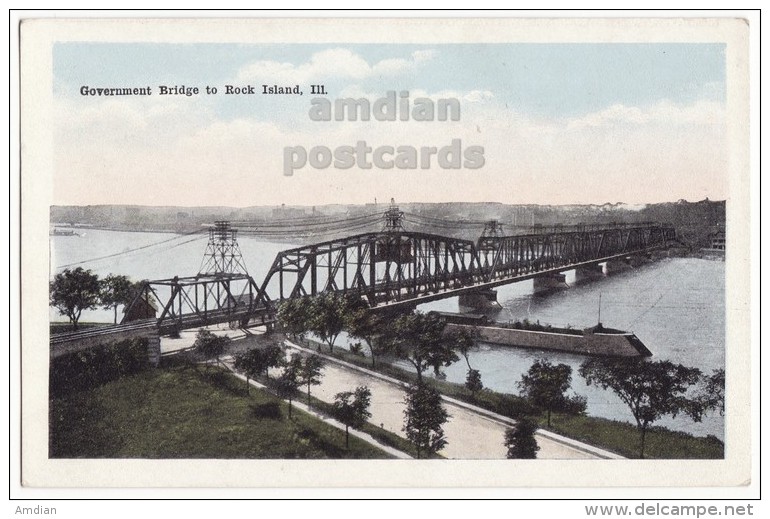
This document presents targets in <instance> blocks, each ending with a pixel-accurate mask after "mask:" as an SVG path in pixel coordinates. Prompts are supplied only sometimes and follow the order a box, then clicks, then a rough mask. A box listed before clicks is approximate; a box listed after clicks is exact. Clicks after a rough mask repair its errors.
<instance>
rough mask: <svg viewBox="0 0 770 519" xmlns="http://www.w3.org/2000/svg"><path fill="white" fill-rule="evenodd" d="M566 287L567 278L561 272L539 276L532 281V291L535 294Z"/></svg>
mask: <svg viewBox="0 0 770 519" xmlns="http://www.w3.org/2000/svg"><path fill="white" fill-rule="evenodd" d="M567 287H568V285H567V276H565V275H564V274H562V273H561V272H552V273H549V274H541V275H539V276H536V277H535V278H533V279H532V291H533V292H534V293H535V294H537V293H540V292H548V291H551V290H556V289H559V288H567Z"/></svg>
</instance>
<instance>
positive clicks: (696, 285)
mask: <svg viewBox="0 0 770 519" xmlns="http://www.w3.org/2000/svg"><path fill="white" fill-rule="evenodd" d="M78 232H79V233H80V234H81V235H80V236H51V238H50V240H51V242H50V244H51V275H52V276H53V274H54V273H56V272H58V271H61V270H62V267H65V266H70V267H72V268H74V267H76V266H82V267H83V268H87V269H91V270H92V271H93V272H95V273H97V274H99V275H100V276H105V275H107V274H109V273H113V274H124V275H127V276H129V277H130V278H131V279H133V280H140V279H162V278H170V277H173V276H175V275H179V276H187V275H194V274H196V273H197V272H198V271H199V269H200V266H201V261H202V258H203V251H204V250H205V247H206V243H207V236H203V235H193V236H181V235H174V234H166V233H149V232H148V233H144V232H117V231H103V230H93V229H83V230H80V231H78ZM239 244H240V248H241V251H242V254H243V258H244V262H245V264H246V267H247V268H248V270H249V274H251V275H252V277H254V278H255V280H257V283H260V282H261V280H262V279H263V278H264V276H265V275H266V273H267V271H268V269H269V268H270V265H271V264H272V262H273V259H274V258H275V256H276V254H277V253H278V252H280V251H282V250H285V249H287V248H292V247H295V246H296V245H292V244H288V243H277V242H263V241H258V240H256V239H252V238H249V237H241V238H240V239H239ZM80 262H83V263H80ZM567 284H568V285H569V288H567V289H564V290H559V291H556V292H552V293H549V294H547V295H535V294H533V290H532V281H523V282H520V283H514V284H511V285H507V286H503V287H500V288H498V301H499V302H500V303H501V305H502V308H501V309H500V310H499V311H497V312H494V313H491V314H489V315H490V317H492V318H493V319H495V320H498V321H503V322H508V321H515V320H523V319H525V318H526V319H529V320H530V321H532V322H537V321H539V322H540V323H541V324H551V325H553V326H572V327H574V328H585V327H588V326H593V325H595V324H596V323H597V321H598V320H599V313H600V312H601V321H602V323H603V324H604V325H605V326H608V327H612V328H619V329H622V330H627V331H631V332H633V333H635V334H636V335H637V337H639V339H641V340H642V342H644V344H645V345H646V346H647V347H648V348H649V349H650V350H651V351H652V352H653V355H654V356H653V359H664V360H670V361H672V362H676V363H680V364H684V365H686V366H691V367H697V368H699V369H700V370H701V371H703V372H704V373H709V374H710V373H711V372H712V371H713V370H715V369H719V368H724V366H725V291H724V284H725V265H724V263H723V262H719V261H711V260H705V259H695V258H667V259H662V260H659V261H656V262H653V263H648V264H644V265H642V266H639V267H637V268H634V269H630V270H626V271H623V272H619V273H616V274H612V275H609V276H605V277H602V278H599V279H596V280H592V281H589V282H581V283H576V282H575V276H574V272H573V271H569V272H567ZM600 301H601V303H600ZM420 310H423V311H428V310H442V311H453V312H456V311H459V307H458V302H457V298H452V299H446V300H442V301H437V302H434V303H429V304H426V305H421V306H420ZM51 318H52V319H54V320H66V318H63V317H61V316H59V315H57V313H56V312H55V311H54V310H52V311H51ZM112 319H113V314H112V312H111V311H110V310H95V311H90V312H84V315H83V317H82V320H83V321H105V322H111V321H112ZM340 342H342V341H340ZM541 357H547V358H548V359H549V360H550V361H551V362H553V363H564V364H567V365H569V366H571V367H572V369H573V377H572V390H573V391H574V392H576V393H578V394H581V395H583V396H585V397H586V398H587V399H588V413H589V414H591V415H594V416H601V417H605V418H611V419H616V420H623V421H629V422H632V421H633V417H632V415H631V413H630V411H629V410H628V408H627V406H626V405H625V404H624V403H623V402H621V401H620V400H619V399H618V398H617V397H616V396H615V395H614V394H613V393H612V392H611V391H604V390H602V389H599V388H596V387H594V386H591V387H588V386H586V385H585V383H584V381H583V379H582V378H581V377H580V376H579V375H578V373H577V370H578V368H579V367H580V364H581V363H582V362H583V361H584V360H585V357H583V356H580V355H571V354H565V353H556V352H542V351H531V350H523V349H515V348H508V347H502V346H495V345H491V344H483V343H482V344H480V345H479V346H478V348H477V349H476V350H474V351H473V352H472V353H471V355H470V362H471V365H472V367H473V368H474V369H478V370H479V371H480V372H481V376H482V381H483V383H484V386H485V387H488V388H490V389H493V390H497V391H503V392H509V393H518V388H517V387H516V383H517V382H518V381H519V380H521V376H522V374H523V373H525V372H526V371H527V370H528V369H529V366H530V365H531V364H532V363H533V362H534V361H535V360H536V359H538V358H541ZM466 371H467V366H466V365H465V362H464V360H461V361H460V362H457V363H455V364H454V365H452V366H450V367H449V368H446V375H447V379H448V380H450V381H453V382H460V383H462V382H464V380H465V375H466ZM656 425H663V426H666V427H669V428H672V429H677V430H682V431H685V432H689V433H691V434H694V435H696V436H705V435H707V434H712V435H714V436H716V437H718V438H720V439H724V418H723V417H720V416H719V414H718V413H711V414H710V415H708V416H706V417H705V418H704V419H703V421H702V422H700V423H693V422H692V420H690V419H689V418H688V417H685V416H678V417H677V418H676V419H671V418H668V417H666V418H664V419H662V420H660V421H659V422H656Z"/></svg>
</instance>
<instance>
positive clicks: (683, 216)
mask: <svg viewBox="0 0 770 519" xmlns="http://www.w3.org/2000/svg"><path fill="white" fill-rule="evenodd" d="M388 207H389V205H388V204H364V205H339V204H338V205H324V206H314V207H306V206H255V207H245V208H233V207H164V206H130V205H98V206H52V207H51V215H50V217H51V224H52V225H57V226H86V227H95V228H104V229H115V230H126V231H165V232H190V231H194V230H196V229H201V228H202V226H204V225H206V224H211V223H213V222H214V221H216V220H230V221H233V222H234V225H236V226H237V227H238V228H240V229H242V230H243V233H245V234H249V232H255V233H257V234H256V235H257V236H262V237H265V236H269V232H268V231H265V229H275V228H276V226H277V225H278V224H280V225H281V226H282V227H284V228H285V231H282V232H281V238H282V239H284V240H294V241H304V242H307V241H318V240H322V239H323V240H325V239H331V238H333V237H338V236H340V235H342V234H346V233H347V231H345V230H340V229H337V228H331V227H324V226H323V225H322V224H323V223H324V222H339V221H341V220H344V219H346V218H359V220H358V221H361V218H364V217H365V216H366V215H376V214H380V213H384V212H385V211H386V210H387V209H388ZM399 208H400V210H402V211H404V212H405V213H407V215H406V219H405V222H404V226H405V228H407V229H411V230H415V231H422V232H434V233H437V234H444V235H449V236H454V237H458V238H465V239H472V240H475V239H476V238H478V236H479V235H480V234H481V232H482V230H483V228H484V222H486V221H488V220H497V221H498V222H499V223H500V224H502V225H503V231H504V233H506V234H508V233H514V232H526V230H527V229H531V228H532V226H533V225H542V226H552V225H559V224H562V225H572V224H578V223H585V224H600V223H612V222H618V223H621V222H623V223H634V222H646V221H654V222H666V223H671V224H673V225H674V227H676V230H677V233H678V235H679V237H680V239H681V240H682V241H683V242H685V243H686V244H687V245H689V246H691V247H693V248H699V247H706V246H708V245H709V236H710V234H712V233H713V232H714V231H715V230H716V229H722V230H723V229H724V227H725V202H724V201H716V202H712V201H710V200H708V199H707V200H702V201H700V202H687V201H685V200H680V201H678V202H669V203H661V204H649V205H641V206H629V205H627V204H622V203H615V204H609V203H607V204H603V205H563V206H543V205H506V204H499V203H487V202H485V203H466V202H456V203H440V204H425V203H407V204H399ZM367 222H369V224H368V226H366V225H362V226H358V227H356V229H355V232H366V231H373V230H377V229H379V228H380V227H381V225H382V224H381V223H380V221H379V220H378V219H377V218H376V217H373V218H371V219H366V220H365V221H364V224H366V223H367ZM372 222H373V223H372ZM303 224H307V225H304V228H303ZM265 226H266V227H265ZM321 228H324V229H327V230H326V231H324V232H320V231H317V230H315V231H314V230H313V229H321ZM260 232H263V233H267V234H259V233H260ZM272 232H275V231H272Z"/></svg>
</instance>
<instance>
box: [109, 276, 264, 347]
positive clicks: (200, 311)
mask: <svg viewBox="0 0 770 519" xmlns="http://www.w3.org/2000/svg"><path fill="white" fill-rule="evenodd" d="M267 303H268V302H267V301H266V300H265V299H264V297H262V293H261V292H260V291H259V287H258V286H257V284H256V283H255V282H254V280H253V279H252V278H251V276H249V275H248V274H241V273H217V274H198V275H196V276H189V277H178V276H175V277H173V278H169V279H159V280H154V281H145V282H143V283H142V284H141V287H140V289H139V291H138V292H137V294H136V296H135V297H134V300H133V301H132V302H131V304H129V305H128V306H127V310H126V313H125V316H124V318H123V321H122V322H123V323H127V322H130V321H131V320H133V319H136V318H146V317H149V316H150V315H151V316H153V317H154V316H156V315H157V317H156V325H157V327H158V328H159V329H160V330H161V331H164V332H165V331H170V330H174V329H175V330H183V329H186V328H195V327H199V326H207V325H211V324H219V323H226V322H230V323H238V324H239V325H245V324H246V323H248V321H249V320H250V319H252V318H254V317H255V316H258V315H259V314H264V313H265V309H266V308H267V306H268V304H267ZM149 306H151V307H152V308H149ZM142 309H144V311H145V312H146V315H142V312H143V310H142Z"/></svg>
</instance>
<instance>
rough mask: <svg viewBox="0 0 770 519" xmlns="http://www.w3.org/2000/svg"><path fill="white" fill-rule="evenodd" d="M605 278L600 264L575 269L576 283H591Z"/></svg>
mask: <svg viewBox="0 0 770 519" xmlns="http://www.w3.org/2000/svg"><path fill="white" fill-rule="evenodd" d="M602 277H604V268H603V267H602V266H601V264H600V263H597V264H595V265H587V266H585V267H580V268H576V269H575V281H576V282H580V281H589V280H592V279H599V278H602Z"/></svg>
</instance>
